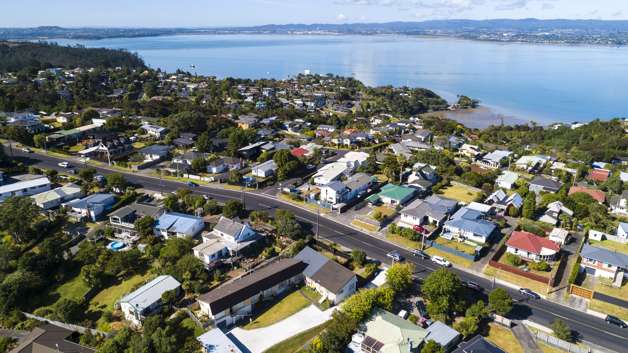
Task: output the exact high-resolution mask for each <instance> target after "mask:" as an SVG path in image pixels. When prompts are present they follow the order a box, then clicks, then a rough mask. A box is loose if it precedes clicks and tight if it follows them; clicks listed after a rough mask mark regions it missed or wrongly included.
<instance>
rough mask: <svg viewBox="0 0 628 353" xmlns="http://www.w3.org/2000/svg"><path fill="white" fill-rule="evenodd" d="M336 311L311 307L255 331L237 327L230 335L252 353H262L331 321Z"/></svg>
mask: <svg viewBox="0 0 628 353" xmlns="http://www.w3.org/2000/svg"><path fill="white" fill-rule="evenodd" d="M335 309H336V308H335V307H334V308H330V309H327V310H326V311H321V310H319V309H318V308H317V307H316V306H315V305H310V306H308V307H307V308H305V309H303V310H301V311H299V312H298V313H296V314H294V315H292V316H290V317H289V318H286V319H284V320H282V321H279V322H278V323H276V324H274V325H271V326H268V327H263V328H259V329H255V330H244V329H242V328H240V327H236V328H234V329H233V330H231V332H230V334H231V335H233V336H234V337H235V338H237V340H238V341H240V342H241V343H242V344H243V345H244V346H246V348H248V350H249V351H250V352H251V353H262V352H263V351H265V350H266V349H268V348H270V347H272V346H274V345H275V344H277V343H279V342H281V341H283V340H286V339H288V338H290V337H292V336H294V335H296V334H298V333H301V332H303V331H305V330H308V329H310V328H312V327H314V326H318V325H320V324H322V323H324V322H325V321H327V320H329V319H331V313H332V312H333V311H334V310H335Z"/></svg>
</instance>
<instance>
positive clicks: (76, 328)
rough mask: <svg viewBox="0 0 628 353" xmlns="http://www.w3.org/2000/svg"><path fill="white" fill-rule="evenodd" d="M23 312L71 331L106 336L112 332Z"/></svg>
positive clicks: (29, 316) (28, 316) (31, 317)
mask: <svg viewBox="0 0 628 353" xmlns="http://www.w3.org/2000/svg"><path fill="white" fill-rule="evenodd" d="M22 313H23V314H24V316H26V317H27V318H29V319H35V320H38V321H43V322H46V323H49V324H53V325H55V326H59V327H63V328H64V329H66V330H70V331H76V332H80V333H85V332H87V331H90V332H91V333H92V334H93V335H102V336H104V337H109V336H110V335H111V334H110V333H107V332H102V331H98V330H94V329H91V328H87V327H83V326H79V325H73V324H66V323H65V322H61V321H55V320H50V319H47V318H45V317H41V316H37V315H34V314H31V313H27V312H22Z"/></svg>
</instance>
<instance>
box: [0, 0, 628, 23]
mask: <svg viewBox="0 0 628 353" xmlns="http://www.w3.org/2000/svg"><path fill="white" fill-rule="evenodd" d="M0 3H1V4H0V8H1V9H2V11H0V27H29V26H42V25H59V26H124V27H142V26H145V27H174V26H181V27H196V26H208V27H211V26H246V25H260V24H269V23H277V24H282V23H343V22H386V21H418V20H428V19H448V18H470V19H486V18H527V17H536V18H569V19H628V0H54V1H53V0H0Z"/></svg>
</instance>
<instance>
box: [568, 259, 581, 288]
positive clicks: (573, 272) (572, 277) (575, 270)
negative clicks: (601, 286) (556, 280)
mask: <svg viewBox="0 0 628 353" xmlns="http://www.w3.org/2000/svg"><path fill="white" fill-rule="evenodd" d="M581 261H582V258H581V257H580V256H578V258H577V259H576V262H575V263H574V264H573V267H572V268H571V272H570V273H569V279H568V283H569V284H574V283H576V280H577V279H578V274H579V273H580V262H581Z"/></svg>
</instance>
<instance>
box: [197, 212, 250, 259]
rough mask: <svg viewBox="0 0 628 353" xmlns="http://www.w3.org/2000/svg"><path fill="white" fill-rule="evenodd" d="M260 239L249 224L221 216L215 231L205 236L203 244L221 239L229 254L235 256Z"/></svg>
mask: <svg viewBox="0 0 628 353" xmlns="http://www.w3.org/2000/svg"><path fill="white" fill-rule="evenodd" d="M258 238H259V235H258V234H257V232H256V231H255V230H254V229H253V228H251V226H250V225H249V224H248V223H244V222H240V221H239V220H236V219H229V218H227V217H222V216H221V217H220V219H219V220H218V223H216V225H215V226H214V229H212V231H211V232H210V233H209V234H208V235H207V236H203V242H205V241H206V240H212V239H220V240H221V241H222V242H223V243H225V246H226V247H227V249H228V250H229V253H230V254H231V255H235V254H236V253H237V252H238V251H240V250H242V249H244V248H246V247H247V246H249V245H251V244H252V243H254V242H255V241H256V240H257V239H258Z"/></svg>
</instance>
